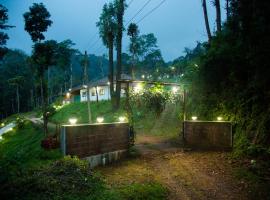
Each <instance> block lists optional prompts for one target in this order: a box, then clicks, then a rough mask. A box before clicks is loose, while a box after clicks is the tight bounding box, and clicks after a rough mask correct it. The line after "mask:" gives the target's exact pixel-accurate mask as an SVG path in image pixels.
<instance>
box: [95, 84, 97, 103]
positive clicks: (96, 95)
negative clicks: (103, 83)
mask: <svg viewBox="0 0 270 200" xmlns="http://www.w3.org/2000/svg"><path fill="white" fill-rule="evenodd" d="M95 89H96V97H97V103H98V87H95Z"/></svg>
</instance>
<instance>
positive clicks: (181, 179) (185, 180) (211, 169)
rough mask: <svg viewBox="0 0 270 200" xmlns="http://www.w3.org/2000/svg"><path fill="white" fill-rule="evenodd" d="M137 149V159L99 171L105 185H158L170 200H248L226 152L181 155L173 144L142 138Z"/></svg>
mask: <svg viewBox="0 0 270 200" xmlns="http://www.w3.org/2000/svg"><path fill="white" fill-rule="evenodd" d="M136 149H138V151H139V152H140V156H138V157H137V158H134V159H127V160H125V161H122V162H120V163H117V164H113V165H111V166H107V167H102V168H100V169H98V170H99V171H100V172H101V173H102V174H103V175H105V178H106V181H107V183H108V184H111V185H114V186H115V185H124V184H130V183H134V182H136V183H145V182H152V181H157V182H159V183H161V184H162V185H164V186H165V187H167V188H168V190H169V197H168V199H170V200H188V199H191V200H200V199H202V200H205V199H211V200H212V199H213V200H215V199H216V200H223V199H224V200H232V199H235V200H241V199H247V197H246V193H245V192H244V188H243V187H244V186H243V184H241V183H240V182H239V181H237V180H235V179H234V178H233V176H232V167H231V165H230V161H229V159H228V153H226V152H198V151H197V152H195V151H184V150H183V149H182V148H180V147H179V145H176V144H174V142H172V141H168V140H165V139H162V138H158V137H154V136H143V135H139V136H138V138H137V143H136Z"/></svg>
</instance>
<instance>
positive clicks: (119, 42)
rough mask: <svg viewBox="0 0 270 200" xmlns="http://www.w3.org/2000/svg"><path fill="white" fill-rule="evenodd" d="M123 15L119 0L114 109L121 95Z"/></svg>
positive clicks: (122, 6)
mask: <svg viewBox="0 0 270 200" xmlns="http://www.w3.org/2000/svg"><path fill="white" fill-rule="evenodd" d="M123 15H124V0H119V5H118V11H117V23H118V30H117V36H116V43H117V44H116V50H117V73H116V107H115V108H116V109H119V107H120V95H121V83H120V82H119V80H120V79H121V73H122V36H123Z"/></svg>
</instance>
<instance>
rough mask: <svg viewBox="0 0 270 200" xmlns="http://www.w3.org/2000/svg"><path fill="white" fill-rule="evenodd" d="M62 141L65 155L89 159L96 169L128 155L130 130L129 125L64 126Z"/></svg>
mask: <svg viewBox="0 0 270 200" xmlns="http://www.w3.org/2000/svg"><path fill="white" fill-rule="evenodd" d="M60 140H61V150H62V152H63V154H64V155H71V156H78V157H79V158H84V159H87V160H89V162H90V164H91V166H92V167H94V166H97V165H99V164H106V163H109V162H113V161H115V160H118V159H120V158H121V157H123V156H124V155H125V154H126V152H127V150H128V148H129V144H130V129H129V125H128V123H111V124H81V125H64V126H62V128H61V136H60Z"/></svg>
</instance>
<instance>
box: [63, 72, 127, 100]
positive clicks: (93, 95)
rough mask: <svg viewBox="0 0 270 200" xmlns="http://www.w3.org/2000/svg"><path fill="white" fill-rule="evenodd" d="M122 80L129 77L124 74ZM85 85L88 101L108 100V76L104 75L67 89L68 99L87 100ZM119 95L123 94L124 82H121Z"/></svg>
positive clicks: (109, 96) (109, 97)
mask: <svg viewBox="0 0 270 200" xmlns="http://www.w3.org/2000/svg"><path fill="white" fill-rule="evenodd" d="M121 79H122V80H130V79H131V77H130V76H128V75H125V74H122V76H121ZM87 87H88V88H89V99H90V101H102V100H110V99H111V93H110V82H109V79H108V77H104V78H102V79H99V80H97V81H93V82H89V83H88V85H80V86H77V87H75V88H72V89H71V90H70V91H69V94H68V96H69V97H68V99H69V101H70V102H85V101H87ZM114 88H116V83H114ZM121 88H122V89H121V97H124V96H125V88H126V84H125V83H122V84H121Z"/></svg>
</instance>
